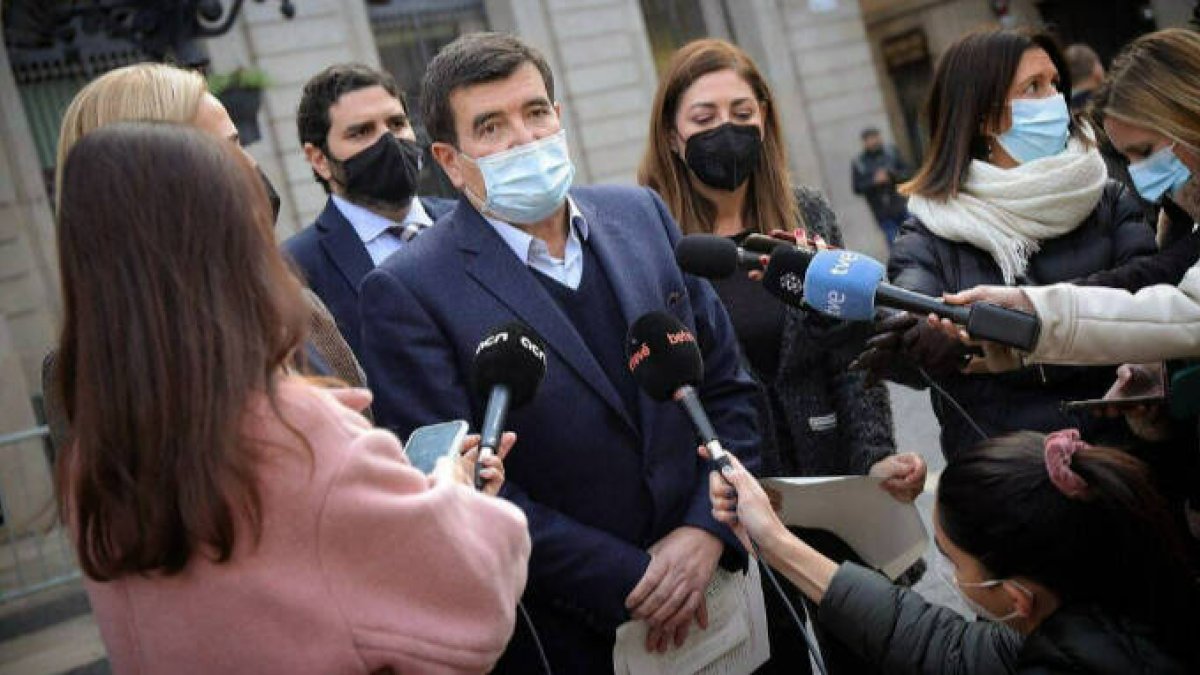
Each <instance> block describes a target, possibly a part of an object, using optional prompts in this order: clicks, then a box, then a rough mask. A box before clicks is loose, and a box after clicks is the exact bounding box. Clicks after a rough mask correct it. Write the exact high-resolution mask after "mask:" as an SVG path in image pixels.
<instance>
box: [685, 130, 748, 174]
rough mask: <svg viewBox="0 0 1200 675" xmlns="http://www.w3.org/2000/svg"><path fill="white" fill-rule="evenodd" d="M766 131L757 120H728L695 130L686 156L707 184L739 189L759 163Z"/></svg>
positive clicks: (691, 166) (691, 167)
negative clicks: (763, 131) (718, 124)
mask: <svg viewBox="0 0 1200 675" xmlns="http://www.w3.org/2000/svg"><path fill="white" fill-rule="evenodd" d="M761 154H762V131H761V130H760V129H759V127H758V125H756V124H734V123H732V122H726V123H725V124H722V125H721V126H719V127H716V128H715V129H709V130H708V131H701V132H700V133H697V134H692V136H691V138H689V139H687V144H686V146H685V147H684V159H685V161H686V162H687V165H688V168H689V169H691V170H692V173H694V174H696V178H699V179H700V180H701V181H702V182H703V183H704V184H705V185H708V186H709V187H714V188H717V189H718V190H730V191H733V190H736V189H737V188H738V187H739V186H740V185H741V184H742V183H745V182H746V179H747V178H749V177H750V174H752V173H754V170H755V168H757V167H758V157H759V155H761Z"/></svg>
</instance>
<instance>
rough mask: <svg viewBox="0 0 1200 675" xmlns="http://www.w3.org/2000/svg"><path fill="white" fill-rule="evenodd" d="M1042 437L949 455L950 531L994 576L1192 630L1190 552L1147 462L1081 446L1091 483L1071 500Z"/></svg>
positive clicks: (1082, 469)
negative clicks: (1054, 478)
mask: <svg viewBox="0 0 1200 675" xmlns="http://www.w3.org/2000/svg"><path fill="white" fill-rule="evenodd" d="M1045 440H1046V436H1045V434H1040V433H1034V432H1029V431H1025V432H1019V433H1015V434H1011V435H1008V436H1004V437H1001V438H996V439H992V440H988V441H984V442H983V443H982V444H980V445H978V446H976V447H975V448H974V449H973V450H972V451H971V452H968V453H965V454H963V455H962V456H960V457H956V458H954V459H953V460H951V462H950V463H949V464H948V465H947V466H946V469H945V470H944V471H943V472H942V476H941V478H940V480H939V483H938V493H937V507H938V510H937V516H938V522H939V524H940V525H941V527H942V531H943V533H944V534H945V536H946V537H947V538H948V539H949V540H950V541H951V542H953V543H954V545H955V546H957V547H958V548H961V549H962V550H964V551H966V552H967V553H969V554H971V555H972V556H974V557H975V558H978V559H979V561H980V562H981V563H982V564H983V566H984V567H985V568H987V570H988V572H989V573H990V574H992V575H993V576H994V577H995V578H1000V579H1004V578H1010V577H1014V576H1023V577H1027V578H1029V579H1032V580H1034V581H1036V582H1038V583H1040V584H1043V585H1044V586H1046V587H1047V588H1049V589H1051V590H1052V591H1053V592H1054V593H1056V594H1057V595H1058V596H1059V597H1060V598H1061V600H1062V601H1063V602H1064V603H1068V602H1083V603H1089V604H1095V605H1100V606H1105V607H1108V608H1110V609H1111V610H1113V611H1115V612H1118V613H1120V614H1122V615H1125V616H1130V617H1133V618H1136V619H1139V620H1141V621H1144V622H1146V623H1148V624H1151V625H1161V626H1162V628H1163V629H1164V630H1165V631H1167V633H1168V634H1171V633H1175V632H1176V631H1180V629H1183V628H1184V626H1192V627H1195V626H1196V624H1195V623H1194V622H1195V619H1194V618H1188V617H1185V614H1188V612H1194V611H1195V608H1196V606H1197V605H1196V604H1195V603H1196V602H1197V599H1198V598H1197V591H1196V588H1195V586H1194V584H1193V583H1192V581H1191V579H1190V575H1189V573H1188V563H1187V556H1186V552H1185V551H1186V549H1185V547H1184V544H1183V540H1182V537H1181V536H1180V533H1179V532H1178V531H1177V529H1176V527H1175V524H1174V523H1173V522H1172V519H1171V517H1170V515H1169V511H1168V509H1167V505H1166V502H1165V500H1164V499H1163V498H1162V496H1161V495H1160V494H1159V493H1158V491H1157V490H1156V489H1155V486H1154V485H1153V483H1152V482H1151V479H1150V475H1149V471H1148V470H1147V468H1146V466H1145V465H1144V464H1143V463H1142V462H1140V461H1139V460H1137V459H1136V458H1134V457H1132V456H1131V455H1129V454H1127V453H1125V452H1121V451H1119V450H1114V449H1111V448H1102V447H1089V448H1083V449H1080V450H1078V451H1077V452H1076V453H1075V454H1074V456H1073V457H1071V470H1072V471H1074V472H1075V473H1076V474H1078V475H1079V476H1080V477H1081V478H1082V479H1083V480H1084V481H1086V483H1087V488H1086V490H1085V492H1084V493H1083V494H1082V495H1079V496H1077V497H1068V496H1066V495H1065V494H1064V493H1063V492H1061V491H1060V490H1059V489H1058V488H1057V487H1055V485H1054V483H1052V482H1051V481H1050V475H1049V473H1048V471H1047V469H1046V459H1045ZM1114 582H1116V583H1114ZM1122 582H1125V583H1122ZM1189 608H1190V610H1189ZM1185 610H1188V611H1187V612H1185ZM1185 630H1186V629H1185ZM1177 634H1178V635H1180V636H1182V635H1185V634H1186V633H1185V632H1179V633H1177Z"/></svg>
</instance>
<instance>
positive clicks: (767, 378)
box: [638, 39, 925, 673]
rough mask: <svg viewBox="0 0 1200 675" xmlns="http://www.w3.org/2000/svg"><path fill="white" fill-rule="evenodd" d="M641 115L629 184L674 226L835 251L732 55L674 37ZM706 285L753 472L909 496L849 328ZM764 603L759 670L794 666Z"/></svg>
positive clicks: (743, 61) (755, 88) (756, 91)
mask: <svg viewBox="0 0 1200 675" xmlns="http://www.w3.org/2000/svg"><path fill="white" fill-rule="evenodd" d="M653 111H654V112H653V117H652V118H651V121H650V143H649V146H648V147H647V149H646V154H645V156H644V158H643V159H642V163H641V166H640V167H639V170H638V181H639V182H640V183H641V184H643V185H647V186H649V187H651V188H653V189H655V190H657V191H658V193H659V194H660V195H661V196H662V198H663V201H664V202H666V204H667V207H668V208H669V209H670V210H671V214H672V215H673V216H674V217H675V220H676V221H677V222H678V223H679V225H680V227H681V228H682V229H683V231H684V233H685V234H696V233H708V234H717V235H721V236H726V237H730V238H731V239H733V240H735V241H737V242H739V243H741V242H742V241H744V240H745V239H746V237H748V236H749V235H751V234H753V233H769V232H771V231H773V230H785V231H793V230H804V231H805V232H806V233H807V235H808V236H810V237H820V238H823V239H824V240H825V241H826V242H829V243H830V244H832V245H834V246H840V245H841V243H842V234H841V231H840V230H839V228H838V226H837V223H836V221H835V216H834V214H833V211H832V210H831V209H830V207H829V203H828V202H827V201H826V200H825V198H824V197H823V196H822V195H821V194H820V192H818V191H817V190H815V189H813V188H810V187H805V186H796V185H793V184H792V182H791V177H790V175H789V173H788V168H787V167H788V162H787V157H786V155H785V153H784V142H783V138H782V132H781V129H780V125H779V115H778V111H777V108H776V106H775V103H774V100H773V97H772V95H771V91H770V88H769V87H768V86H767V83H766V81H765V80H764V79H763V77H762V75H761V74H760V73H759V71H758V68H757V67H756V66H755V64H754V62H753V61H752V60H751V59H750V57H749V56H748V55H746V53H745V52H743V51H742V50H741V49H739V48H738V47H736V46H734V45H732V44H730V43H728V42H725V41H722V40H713V39H705V40H697V41H695V42H692V43H689V44H687V45H685V46H684V47H683V48H681V49H680V50H679V51H678V52H676V53H675V55H674V57H673V58H672V60H671V63H670V64H669V65H668V67H667V71H666V73H665V74H664V76H663V77H662V78H661V79H660V80H659V87H658V92H657V94H656V95H655V99H654V108H653ZM714 286H715V288H716V290H717V294H718V295H719V296H720V298H721V301H722V302H723V303H724V305H725V308H726V310H728V312H729V315H730V318H731V319H732V320H733V326H734V330H735V331H736V333H737V336H738V341H739V343H740V344H741V348H742V353H743V355H744V360H745V365H746V367H747V370H749V371H750V372H751V374H752V375H754V377H755V378H756V379H757V380H758V382H759V383H760V385H761V386H762V395H761V397H760V400H759V412H760V417H759V418H760V419H761V420H762V421H763V439H764V442H763V447H762V458H763V471H764V473H765V474H767V475H777V476H820V475H845V474H867V473H870V474H871V475H876V476H880V477H883V478H885V479H886V480H885V482H884V487H885V488H887V489H888V490H889V492H891V493H892V494H893V495H894V496H895V497H896V498H897V499H900V500H902V501H912V500H913V499H915V498H916V496H917V495H918V494H919V493H920V492H921V490H922V488H923V486H924V482H925V464H924V462H922V461H921V459H920V457H919V456H917V455H915V454H912V453H905V454H902V455H897V454H896V448H895V440H894V438H893V432H892V415H891V409H890V402H889V399H888V394H887V390H886V389H884V388H883V387H882V386H872V387H867V386H865V385H864V382H863V377H862V376H861V375H860V374H858V373H852V372H849V371H848V366H849V364H850V361H851V360H852V359H853V358H854V356H855V351H856V350H857V349H858V347H860V346H861V345H862V344H863V339H864V338H865V334H863V333H862V332H861V331H862V329H861V328H860V327H855V326H854V325H852V324H847V323H842V322H835V321H831V320H827V319H824V318H822V317H820V316H818V315H816V314H815V313H805V312H802V311H800V310H798V309H795V308H791V307H788V306H786V305H784V304H783V303H781V302H780V301H778V300H777V299H776V298H774V297H773V296H771V295H770V294H769V293H767V291H766V290H765V289H763V287H762V285H761V284H759V283H758V282H756V281H753V280H751V279H749V278H748V277H746V276H745V275H742V274H735V275H734V276H732V277H730V278H727V279H717V280H715V281H714ZM806 540H807V541H810V542H813V543H814V544H815V545H817V546H818V547H819V548H821V549H823V550H824V551H826V552H827V553H828V554H830V555H832V556H833V557H836V558H838V559H847V558H851V559H852V558H854V557H855V556H854V555H853V552H852V551H850V550H849V548H848V547H846V546H845V544H844V543H842V542H840V541H838V540H836V539H835V538H833V537H831V536H824V537H822V536H820V535H816V536H814V535H812V534H808V535H806ZM765 597H766V598H767V603H768V616H769V618H770V624H771V635H772V640H771V642H772V661H771V662H770V663H769V664H768V665H767V666H766V667H765V668H764V671H765V672H775V671H779V672H789V673H791V672H805V671H806V670H807V668H808V656H807V653H806V651H805V647H804V645H803V644H802V643H800V642H799V640H798V639H797V638H796V637H795V633H794V631H795V629H794V627H793V626H792V625H791V624H790V622H789V621H788V619H787V618H786V615H785V614H784V613H783V610H782V608H781V607H771V604H772V602H773V601H774V600H775V595H774V593H773V592H772V591H770V590H767V592H766V593H765ZM777 619H778V620H777ZM776 628H778V633H777V631H776ZM776 635H778V638H779V639H775V637H776ZM823 649H824V651H825V652H826V660H827V661H828V662H829V665H830V668H831V669H832V670H833V671H838V670H842V671H844V672H846V671H850V670H853V671H855V672H860V668H859V667H860V666H865V664H855V663H853V662H846V661H842V665H841V666H840V667H839V666H838V665H837V664H838V662H839V660H840V659H839V655H838V654H837V652H840V651H841V650H839V649H838V648H837V646H836V645H832V644H825V645H823ZM831 652H833V653H831ZM868 671H869V669H868Z"/></svg>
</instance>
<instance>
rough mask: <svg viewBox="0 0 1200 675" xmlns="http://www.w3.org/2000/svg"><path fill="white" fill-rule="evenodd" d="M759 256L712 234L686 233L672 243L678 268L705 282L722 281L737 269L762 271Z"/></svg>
mask: <svg viewBox="0 0 1200 675" xmlns="http://www.w3.org/2000/svg"><path fill="white" fill-rule="evenodd" d="M760 257H761V255H760V254H758V253H754V252H752V251H748V250H746V249H744V248H742V247H741V246H738V245H737V243H736V242H734V241H733V240H732V239H727V238H725V237H721V236H718V235H715V234H689V235H687V236H686V237H683V238H682V239H680V240H679V243H677V244H675V262H676V263H678V264H679V269H681V270H683V271H684V272H687V273H688V274H694V275H696V276H698V277H704V278H705V279H724V278H725V277H730V276H733V274H734V272H737V271H738V269H739V268H741V269H743V270H758V269H762V262H760Z"/></svg>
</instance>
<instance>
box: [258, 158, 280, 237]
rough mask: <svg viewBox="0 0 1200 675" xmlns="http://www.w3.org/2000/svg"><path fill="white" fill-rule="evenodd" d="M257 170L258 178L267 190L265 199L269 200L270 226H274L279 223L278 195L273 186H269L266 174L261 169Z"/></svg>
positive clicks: (269, 180)
mask: <svg viewBox="0 0 1200 675" xmlns="http://www.w3.org/2000/svg"><path fill="white" fill-rule="evenodd" d="M255 168H256V169H258V177H259V178H261V179H262V183H263V187H264V188H266V190H267V199H269V200H271V224H272V225H275V224H277V223H278V222H279V203H280V202H279V193H278V192H276V191H275V186H274V185H271V179H270V178H267V174H266V172H264V171H263V170H262V168H261V167H255Z"/></svg>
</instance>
